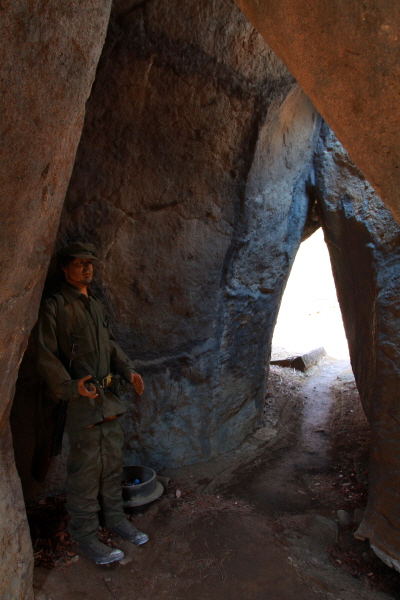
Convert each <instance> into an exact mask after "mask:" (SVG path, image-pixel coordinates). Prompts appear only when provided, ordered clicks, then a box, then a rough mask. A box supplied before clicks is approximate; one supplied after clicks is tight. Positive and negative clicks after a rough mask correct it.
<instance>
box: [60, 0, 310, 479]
mask: <svg viewBox="0 0 400 600" xmlns="http://www.w3.org/2000/svg"><path fill="white" fill-rule="evenodd" d="M318 129H319V118H318V116H317V113H316V111H315V110H314V108H313V107H312V105H311V104H310V102H309V101H308V99H307V98H306V97H305V95H304V94H303V93H302V92H301V90H300V89H299V88H298V86H297V85H296V84H295V82H294V80H293V78H292V76H291V75H290V74H289V73H288V71H287V70H286V68H285V67H284V66H283V64H282V63H281V62H280V61H279V60H278V59H277V58H276V56H275V55H274V54H273V53H272V52H271V50H270V49H269V47H268V46H267V45H266V44H265V42H264V40H263V39H262V38H261V36H260V35H259V34H258V33H257V32H256V31H255V30H254V29H253V27H252V26H251V25H250V24H249V23H248V22H247V21H246V19H245V17H244V16H243V15H242V14H241V12H240V11H239V10H238V9H237V7H236V6H235V5H234V4H233V3H230V2H225V1H223V0H220V1H219V2H215V1H211V0H208V1H207V2H202V3H199V2H197V0H188V1H187V2H186V3H185V11H174V12H172V11H171V3H170V2H169V0H155V1H153V2H151V3H146V4H145V5H142V4H140V5H138V4H137V3H136V2H131V3H129V2H123V3H121V5H120V7H119V5H118V3H117V4H116V5H115V6H114V12H113V14H112V18H111V23H110V28H109V33H108V38H107V42H106V44H105V48H104V52H103V56H102V58H101V60H100V62H99V68H98V72H97V77H96V81H95V84H94V86H93V91H92V95H91V97H90V99H89V102H88V105H87V113H86V120H85V126H84V131H83V135H82V139H81V142H80V145H79V149H78V153H77V158H76V163H75V166H74V171H73V175H72V178H71V183H70V186H69V189H68V194H67V198H66V202H65V206H64V211H63V214H62V217H61V224H60V230H59V234H58V239H57V246H60V245H63V244H66V243H67V242H70V241H74V240H76V239H85V240H87V241H92V242H94V243H95V244H96V245H97V247H98V249H99V254H100V258H101V262H100V264H99V265H98V266H97V268H96V270H97V273H96V277H97V285H96V289H97V293H98V294H99V295H100V296H101V298H102V299H103V300H104V301H105V303H106V304H107V306H108V308H109V311H110V313H111V315H112V319H113V321H114V324H115V329H116V332H117V337H118V339H119V341H120V343H121V345H122V346H123V348H124V349H125V351H126V352H127V353H128V354H129V355H130V356H131V357H133V358H135V359H136V360H137V365H138V370H139V371H140V372H141V373H142V375H143V376H144V380H145V385H146V390H145V393H144V394H143V396H142V398H141V400H140V402H136V401H134V402H132V398H128V403H129V413H128V416H127V417H126V418H125V420H124V429H125V433H126V460H127V461H129V462H134V461H137V460H141V461H142V462H146V463H147V464H149V465H151V466H155V467H157V468H159V467H162V466H165V465H168V466H173V465H181V464H184V463H186V464H187V463H191V462H195V461H199V460H205V459H208V458H210V457H212V456H215V455H217V454H219V453H221V452H225V451H228V450H230V449H231V448H234V447H235V446H237V444H239V443H240V442H241V441H242V440H243V439H244V437H245V436H246V435H247V434H248V433H249V432H250V431H251V430H252V429H253V428H254V426H255V425H256V423H257V422H258V420H259V418H260V415H261V412H262V406H263V402H264V392H265V385H266V379H267V370H266V365H267V364H268V358H269V352H270V341H271V335H272V330H273V327H274V323H275V319H276V314H277V311H278V307H279V302H280V298H281V294H282V291H283V289H284V286H285V283H286V279H287V277H288V274H289V271H290V267H291V264H292V261H293V258H294V255H295V253H296V250H297V247H298V245H299V243H300V239H301V235H302V231H303V227H304V224H305V221H306V217H307V213H308V199H307V196H306V193H305V187H306V186H305V181H306V179H307V177H308V171H309V168H310V162H311V160H312V152H313V146H314V142H315V139H316V136H317V133H318Z"/></svg>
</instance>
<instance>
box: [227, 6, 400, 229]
mask: <svg viewBox="0 0 400 600" xmlns="http://www.w3.org/2000/svg"><path fill="white" fill-rule="evenodd" d="M235 1H236V4H237V5H238V6H239V7H240V8H241V9H242V10H243V12H244V14H245V15H246V16H247V18H248V19H249V20H250V21H251V22H252V23H253V25H254V26H255V27H256V28H257V29H258V31H260V33H261V34H262V35H263V36H264V38H265V40H266V41H267V43H268V44H269V45H270V47H271V48H272V50H274V52H276V54H277V55H278V56H279V57H280V58H281V60H283V62H284V63H285V64H286V66H287V67H288V69H289V70H290V72H291V73H292V74H293V75H294V76H295V77H296V80H297V81H298V83H299V84H300V86H301V87H302V89H303V90H304V92H305V93H306V94H307V96H308V98H310V100H311V102H312V103H313V105H314V106H315V107H316V108H317V110H318V111H319V113H320V114H321V115H322V116H323V117H324V119H325V120H326V122H327V123H328V124H329V125H330V127H331V128H332V129H333V131H334V132H335V133H336V135H337V137H338V138H339V140H340V141H341V142H342V144H343V145H344V146H345V147H346V148H347V150H348V151H349V153H350V155H351V157H352V159H353V161H354V162H355V163H356V164H357V166H358V167H359V169H361V171H362V172H363V173H364V175H365V177H367V179H368V180H369V182H370V183H371V184H372V185H373V187H374V188H375V190H376V192H377V193H378V195H379V196H380V198H381V199H382V200H383V201H384V202H385V204H386V206H387V207H388V208H389V209H390V210H391V211H392V214H393V215H394V216H395V218H396V219H397V220H398V221H400V197H399V189H400V149H399V143H398V140H399V138H400V119H399V94H398V88H399V86H398V81H399V75H400V3H398V2H393V0H367V1H365V2H349V1H348V0H318V2H309V1H307V0H268V1H267V0H264V1H260V0H235Z"/></svg>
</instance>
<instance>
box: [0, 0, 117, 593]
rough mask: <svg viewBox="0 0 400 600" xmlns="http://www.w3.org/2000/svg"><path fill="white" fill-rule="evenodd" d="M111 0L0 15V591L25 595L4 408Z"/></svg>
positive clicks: (47, 4)
mask: <svg viewBox="0 0 400 600" xmlns="http://www.w3.org/2000/svg"><path fill="white" fill-rule="evenodd" d="M109 9H110V1H109V0H88V1H87V2H77V1H76V2H74V1H72V0H70V1H65V2H58V1H57V0H51V1H47V0H46V1H44V0H43V1H37V2H34V3H32V2H28V1H27V0H13V1H12V2H9V1H6V2H3V3H2V6H1V19H0V40H1V41H0V114H1V122H0V135H1V149H0V154H1V158H0V186H1V203H0V279H1V283H0V306H1V308H0V314H1V325H0V371H1V374H2V376H1V382H0V430H1V446H0V465H1V466H0V515H1V526H0V543H1V547H2V554H1V559H2V564H1V575H0V595H1V598H4V599H10V600H11V599H12V600H19V599H21V600H28V599H29V598H32V592H31V590H30V578H31V569H32V550H31V546H30V540H29V534H28V530H27V525H26V518H25V515H24V513H23V510H22V495H21V487H20V481H19V478H18V476H17V474H16V470H15V465H14V461H13V454H12V440H11V435H10V432H9V425H8V414H9V410H10V406H11V402H12V397H13V393H14V384H15V379H16V376H17V371H18V367H19V363H20V360H21V357H22V354H23V351H24V350H25V347H26V343H27V340H28V335H29V332H30V329H31V328H32V325H33V324H34V322H35V319H36V315H37V309H38V304H39V300H40V295H41V291H42V287H43V282H44V278H45V275H46V271H47V266H48V261H49V257H50V255H51V252H52V247H53V243H54V239H55V235H56V229H57V224H58V218H59V214H60V210H61V206H62V202H63V199H64V195H65V191H66V188H67V184H68V180H69V177H70V174H71V169H72V165H73V160H74V156H75V152H76V147H77V144H78V141H79V137H80V133H81V129H82V123H83V115H84V108H85V101H86V99H87V97H88V94H89V91H90V87H91V83H92V80H93V77H94V74H95V67H96V63H97V60H98V57H99V54H100V50H101V47H102V43H103V40H104V35H105V30H106V24H107V20H108V14H109Z"/></svg>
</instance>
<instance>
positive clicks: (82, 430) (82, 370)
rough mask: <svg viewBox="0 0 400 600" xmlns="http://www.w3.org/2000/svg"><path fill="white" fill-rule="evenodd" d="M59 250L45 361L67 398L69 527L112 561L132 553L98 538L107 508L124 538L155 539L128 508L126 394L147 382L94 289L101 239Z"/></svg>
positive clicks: (98, 557)
mask: <svg viewBox="0 0 400 600" xmlns="http://www.w3.org/2000/svg"><path fill="white" fill-rule="evenodd" d="M58 258H59V261H60V266H61V269H62V271H63V273H64V279H65V281H64V282H63V283H62V285H61V288H60V291H59V292H58V293H57V294H55V295H54V296H52V297H50V298H48V299H47V300H46V301H45V303H44V305H43V306H42V309H41V312H40V316H39V321H38V328H37V368H38V372H39V374H40V375H41V377H42V378H43V379H44V380H45V382H46V383H47V385H48V387H49V389H50V392H51V394H52V396H53V397H54V398H55V399H56V400H58V401H67V411H66V426H65V428H66V431H67V433H68V437H69V445H70V451H69V456H68V460H67V481H66V490H67V495H66V497H67V510H68V514H69V517H70V519H69V526H68V529H69V533H70V535H71V537H72V538H73V539H74V540H75V541H77V542H78V543H79V545H80V548H81V550H82V552H83V553H84V554H85V555H86V556H88V557H89V558H91V559H92V560H93V561H94V562H95V563H97V564H107V563H110V562H114V561H117V560H121V558H123V556H124V554H123V552H122V551H121V550H118V549H114V548H110V547H109V546H107V545H106V544H103V543H101V542H100V540H99V539H98V526H99V520H98V513H99V511H100V510H101V511H102V513H103V516H104V520H105V524H106V526H107V527H108V528H109V529H111V530H112V531H114V532H115V533H117V534H118V535H119V536H120V537H121V538H124V539H127V540H130V541H131V542H132V543H133V544H135V545H140V544H144V543H145V542H147V541H148V536H147V535H146V534H145V533H142V532H140V531H138V530H137V529H136V528H135V527H134V526H133V525H132V523H131V522H130V521H128V520H127V519H126V517H125V514H124V511H123V503H122V493H121V470H122V445H123V441H124V437H123V433H122V430H121V427H120V425H119V423H118V419H117V417H118V416H119V415H122V414H123V413H124V412H126V408H125V405H124V404H123V403H122V402H121V400H120V399H119V397H118V390H119V389H121V387H123V384H124V382H125V383H130V384H131V385H132V386H133V388H134V389H135V391H136V393H137V394H139V395H141V394H142V392H143V390H144V385H143V381H142V378H141V377H140V375H139V374H138V373H136V372H135V369H134V365H133V363H132V362H131V361H130V360H129V358H128V357H127V356H126V355H125V354H124V352H123V351H122V350H121V348H120V347H119V345H118V343H117V341H116V339H115V337H114V334H113V332H112V329H111V327H110V324H109V321H108V318H107V314H106V311H105V308H104V306H103V304H102V303H101V302H100V301H99V300H98V299H97V298H96V297H95V296H94V295H93V294H92V293H91V292H90V290H89V289H88V286H89V284H90V283H91V281H92V277H93V263H94V261H96V260H97V257H96V250H95V247H94V246H93V244H86V243H74V244H70V245H69V246H67V247H66V248H63V249H62V250H60V251H59V252H58ZM66 338H67V340H68V341H67V342H65V339H66ZM66 346H68V347H67V348H66Z"/></svg>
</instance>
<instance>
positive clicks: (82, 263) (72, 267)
mask: <svg viewBox="0 0 400 600" xmlns="http://www.w3.org/2000/svg"><path fill="white" fill-rule="evenodd" d="M62 270H63V271H64V276H65V281H66V282H67V283H69V284H70V285H72V286H74V287H75V288H77V289H78V290H82V289H85V290H86V287H87V286H88V285H89V283H90V282H91V281H92V279H93V262H92V260H91V259H90V258H74V259H73V260H72V261H71V262H70V263H69V264H68V265H67V266H66V267H62ZM82 293H85V292H82Z"/></svg>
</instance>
